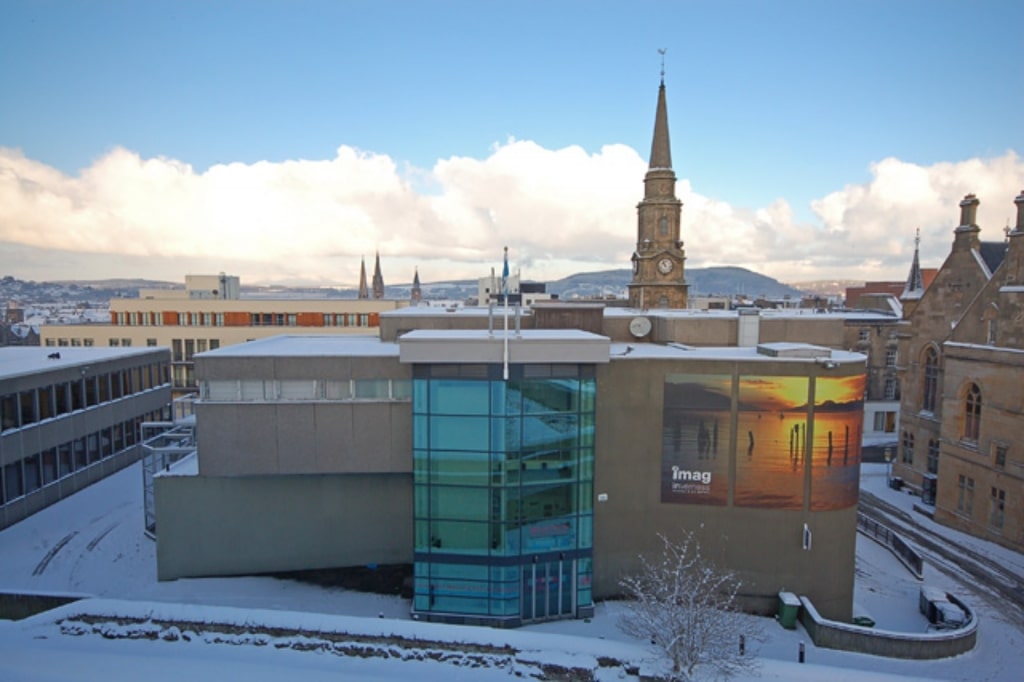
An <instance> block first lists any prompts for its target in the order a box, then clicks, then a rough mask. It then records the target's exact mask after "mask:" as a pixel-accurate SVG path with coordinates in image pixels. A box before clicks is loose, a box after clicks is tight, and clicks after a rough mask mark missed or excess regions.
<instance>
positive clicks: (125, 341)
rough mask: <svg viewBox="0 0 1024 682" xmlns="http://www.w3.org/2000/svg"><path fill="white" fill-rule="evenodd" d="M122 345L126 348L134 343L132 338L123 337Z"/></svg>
mask: <svg viewBox="0 0 1024 682" xmlns="http://www.w3.org/2000/svg"><path fill="white" fill-rule="evenodd" d="M121 345H122V346H124V347H125V348H127V347H128V346H130V345H132V340H131V339H121Z"/></svg>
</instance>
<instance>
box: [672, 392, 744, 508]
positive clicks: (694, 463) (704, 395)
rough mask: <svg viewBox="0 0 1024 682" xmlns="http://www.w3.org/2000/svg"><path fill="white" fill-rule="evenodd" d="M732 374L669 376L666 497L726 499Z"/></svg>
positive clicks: (706, 501)
mask: <svg viewBox="0 0 1024 682" xmlns="http://www.w3.org/2000/svg"><path fill="white" fill-rule="evenodd" d="M731 395H732V377H731V376H729V375H727V374H711V375H688V374H670V375H668V376H667V377H665V402H664V413H663V417H662V439H661V447H662V449H661V452H662V457H661V462H662V464H661V466H662V470H661V501H662V502H674V503H678V504H718V505H723V504H727V503H728V501H729V442H730V436H729V423H730V414H731V412H732V397H731Z"/></svg>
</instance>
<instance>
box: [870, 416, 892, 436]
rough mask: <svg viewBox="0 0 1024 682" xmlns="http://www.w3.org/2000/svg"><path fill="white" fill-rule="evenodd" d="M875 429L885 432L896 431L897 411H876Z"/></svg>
mask: <svg viewBox="0 0 1024 682" xmlns="http://www.w3.org/2000/svg"><path fill="white" fill-rule="evenodd" d="M874 430H875V431H881V432H883V433H893V432H894V431H896V413H895V412H875V417H874Z"/></svg>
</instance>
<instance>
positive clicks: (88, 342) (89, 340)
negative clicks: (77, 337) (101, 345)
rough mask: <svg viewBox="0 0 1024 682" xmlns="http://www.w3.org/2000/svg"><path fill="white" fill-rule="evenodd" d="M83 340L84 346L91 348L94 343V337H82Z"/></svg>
mask: <svg viewBox="0 0 1024 682" xmlns="http://www.w3.org/2000/svg"><path fill="white" fill-rule="evenodd" d="M83 342H84V343H85V347H86V348H92V347H93V346H94V345H95V344H96V341H95V340H94V339H83Z"/></svg>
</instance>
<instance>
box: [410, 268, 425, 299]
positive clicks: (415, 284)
mask: <svg viewBox="0 0 1024 682" xmlns="http://www.w3.org/2000/svg"><path fill="white" fill-rule="evenodd" d="M410 296H411V300H412V304H413V305H416V304H418V303H419V302H420V301H422V300H423V290H422V289H420V269H419V268H416V273H415V274H414V275H413V276H412V293H411V295H410Z"/></svg>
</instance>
